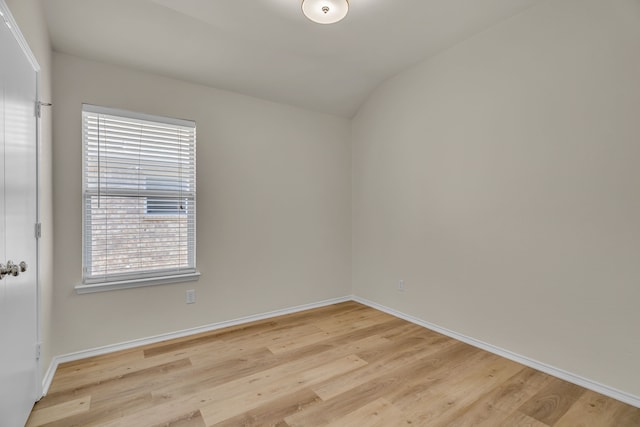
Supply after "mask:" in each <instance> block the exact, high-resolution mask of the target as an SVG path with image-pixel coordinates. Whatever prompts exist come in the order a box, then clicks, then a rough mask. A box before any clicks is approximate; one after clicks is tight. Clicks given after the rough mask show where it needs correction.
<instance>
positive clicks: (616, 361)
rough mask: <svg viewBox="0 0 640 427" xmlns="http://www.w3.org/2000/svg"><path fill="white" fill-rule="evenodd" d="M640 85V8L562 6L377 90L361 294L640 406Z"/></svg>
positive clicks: (361, 185) (585, 1) (359, 240)
mask: <svg viewBox="0 0 640 427" xmlns="http://www.w3.org/2000/svg"><path fill="white" fill-rule="evenodd" d="M639 76H640V2H638V1H637V0H610V1H601V0H553V1H542V2H540V3H539V4H538V5H537V6H535V7H534V8H532V9H530V10H529V11H527V12H525V13H523V14H522V15H519V16H517V17H515V18H512V19H510V20H508V21H506V22H504V23H502V24H500V25H498V26H496V27H494V28H492V29H490V30H488V31H486V32H484V33H482V34H480V35H478V36H476V37H474V38H472V39H471V40H468V41H466V42H464V43H461V44H459V45H458V46H456V47H454V48H453V49H450V50H447V51H445V52H442V53H441V54H439V55H437V56H436V57H434V58H432V59H430V60H427V61H425V62H423V63H421V64H419V65H417V66H415V67H414V68H412V69H410V70H408V71H406V72H403V73H401V74H400V75H398V76H396V77H395V78H393V79H391V80H390V81H388V82H386V83H385V84H384V85H382V86H381V87H380V88H378V89H377V90H376V91H375V92H374V93H373V94H372V95H371V97H370V99H369V100H368V102H367V103H366V105H364V106H363V108H362V109H361V110H360V112H359V114H358V115H357V117H356V118H355V119H354V121H353V152H352V159H353V189H352V193H353V222H352V224H353V288H354V293H355V294H356V295H358V296H361V297H364V298H367V299H370V300H373V301H375V302H378V303H381V304H383V305H386V306H388V307H391V308H394V309H396V310H399V311H402V312H405V313H407V314H410V315H413V316H416V317H419V318H421V319H423V320H425V321H428V322H431V323H435V324H437V325H440V326H442V327H446V328H449V329H451V330H453V331H456V332H458V333H462V334H466V335H468V336H471V337H473V338H476V339H479V340H482V341H485V342H488V343H490V344H493V345H496V346H499V347H502V348H505V349H508V350H511V351H513V352H516V353H519V354H521V355H524V356H527V357H530V358H533V359H535V360H537V361H540V362H544V363H547V364H550V365H553V366H555V367H558V368H562V369H565V370H568V371H570V372H572V373H574V374H578V375H582V376H584V377H586V378H589V379H591V380H594V381H597V382H601V383H604V384H606V385H609V386H611V387H615V388H618V389H619V390H622V391H626V392H628V393H631V394H634V395H635V396H640V370H639V369H638V361H639V360H640V340H639V339H638V327H639V325H640V309H638V307H639V304H640V166H639V165H640V163H639V159H640V84H639ZM400 279H404V280H405V283H406V291H405V292H404V293H402V292H398V291H396V289H395V287H396V283H397V282H398V280H400Z"/></svg>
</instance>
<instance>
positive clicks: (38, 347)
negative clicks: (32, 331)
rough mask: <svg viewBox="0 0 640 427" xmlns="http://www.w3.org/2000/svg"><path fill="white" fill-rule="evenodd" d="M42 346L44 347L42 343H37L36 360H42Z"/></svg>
mask: <svg viewBox="0 0 640 427" xmlns="http://www.w3.org/2000/svg"><path fill="white" fill-rule="evenodd" d="M41 348H42V344H40V343H36V360H40V351H41Z"/></svg>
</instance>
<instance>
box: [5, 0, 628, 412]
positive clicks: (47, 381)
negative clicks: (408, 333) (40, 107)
mask: <svg viewBox="0 0 640 427" xmlns="http://www.w3.org/2000/svg"><path fill="white" fill-rule="evenodd" d="M0 1H1V0H0ZM346 301H355V302H359V303H360V304H364V305H366V306H369V307H371V308H375V309H376V310H380V311H383V312H385V313H387V314H390V315H392V316H395V317H398V318H400V319H404V320H406V321H408V322H411V323H414V324H416V325H419V326H422V327H424V328H427V329H430V330H432V331H435V332H438V333H441V334H443V335H446V336H448V337H451V338H453V339H456V340H458V341H462V342H464V343H467V344H469V345H472V346H474V347H477V348H480V349H482V350H485V351H488V352H490V353H493V354H496V355H498V356H502V357H504V358H506V359H509V360H513V361H514V362H517V363H520V364H522V365H525V366H528V367H530V368H533V369H536V370H538V371H541V372H544V373H546V374H549V375H553V376H554V377H557V378H560V379H562V380H565V381H568V382H570V383H573V384H577V385H579V386H581V387H584V388H587V389H589V390H593V391H595V392H597V393H600V394H603V395H605V396H609V397H611V398H613V399H616V400H619V401H621V402H624V403H627V404H629V405H632V406H635V407H637V408H640V397H638V396H634V395H632V394H630V393H626V392H624V391H620V390H617V389H615V388H613V387H609V386H607V385H604V384H601V383H598V382H596V381H593V380H590V379H588V378H584V377H581V376H579V375H575V374H572V373H571V372H567V371H565V370H563V369H559V368H556V367H554V366H550V365H547V364H545V363H542V362H538V361H536V360H533V359H530V358H528V357H525V356H522V355H519V354H517V353H514V352H512V351H509V350H505V349H503V348H500V347H496V346H494V345H492V344H488V343H486V342H483V341H480V340H476V339H475V338H471V337H468V336H466V335H463V334H460V333H457V332H454V331H451V330H449V329H446V328H443V327H441V326H438V325H435V324H433V323H430V322H427V321H424V320H422V319H419V318H417V317H414V316H411V315H408V314H405V313H402V312H400V311H398V310H394V309H392V308H389V307H387V306H384V305H382V304H378V303H376V302H373V301H370V300H368V299H366V298H361V297H358V296H355V295H351V296H346V297H341V298H333V299H329V300H325V301H320V302H316V303H310V304H305V305H299V306H296V307H291V308H284V309H280V310H275V311H270V312H267V313H261V314H255V315H252V316H246V317H241V318H238V319H234V320H228V321H223V322H218V323H212V324H209V325H205V326H200V327H197V328H191V329H184V330H182V331H177V332H171V333H168V334H161V335H156V336H153V337H149V338H142V339H137V340H132V341H127V342H123V343H119V344H113V345H106V346H103V347H97V348H93V349H89V350H83V351H78V352H75V353H70V354H66V355H62V356H55V357H54V358H53V360H52V361H51V364H50V365H49V369H48V370H47V372H46V374H45V376H44V379H43V382H42V389H43V390H44V394H46V393H47V392H48V391H49V387H50V386H51V381H52V380H53V376H54V374H55V372H56V369H57V368H58V365H59V364H61V363H66V362H72V361H75V360H80V359H84V358H87V357H93V356H100V355H103V354H107V353H112V352H114V351H120V350H128V349H131V348H134V347H139V346H143V345H147V344H154V343H158V342H161V341H166V340H170V339H175V338H182V337H185V336H189V335H194V334H198V333H202V332H209V331H214V330H217V329H222V328H227V327H229V326H236V325H241V324H244V323H249V322H255V321H257V320H264V319H269V318H272V317H276V316H282V315H285V314H292V313H297V312H300V311H304V310H310V309H313V308H319V307H325V306H328V305H332V304H338V303H341V302H346Z"/></svg>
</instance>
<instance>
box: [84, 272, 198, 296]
mask: <svg viewBox="0 0 640 427" xmlns="http://www.w3.org/2000/svg"><path fill="white" fill-rule="evenodd" d="M199 278H200V272H199V271H196V272H194V273H188V274H176V275H173V276H161V277H145V278H142V279H131V280H120V281H118V282H103V283H94V284H89V285H76V286H75V288H74V289H75V290H76V293H77V294H91V293H95V292H106V291H115V290H117V289H131V288H141V287H144V286H155V285H168V284H170V283H181V282H195V281H197V280H198V279H199Z"/></svg>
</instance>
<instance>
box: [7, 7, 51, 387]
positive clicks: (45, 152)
mask: <svg viewBox="0 0 640 427" xmlns="http://www.w3.org/2000/svg"><path fill="white" fill-rule="evenodd" d="M6 4H7V6H8V7H9V10H10V11H11V14H12V15H13V17H14V18H15V20H16V22H17V24H18V27H19V28H20V31H21V32H22V35H23V36H24V37H25V39H26V40H27V43H28V44H29V47H30V48H31V51H32V52H33V54H34V55H35V57H36V59H37V61H38V65H40V74H39V81H38V84H39V91H40V99H41V100H42V102H51V100H52V98H51V41H50V40H49V32H48V31H47V27H46V23H45V20H44V10H43V8H42V4H41V3H40V1H38V0H6ZM51 129H52V125H51V109H50V108H44V109H43V110H42V118H41V120H40V147H39V151H40V171H39V172H40V176H39V183H38V184H39V187H40V194H39V210H40V220H41V223H42V231H43V234H42V239H40V242H39V245H40V259H39V272H38V273H39V277H40V339H41V341H42V348H41V368H42V371H43V372H42V374H43V375H44V371H45V370H46V369H47V368H48V367H49V363H50V362H51V359H52V357H53V353H52V351H51V350H52V349H51V342H52V331H51V318H52V295H53V218H52V214H53V212H52V196H51V194H52V187H51V173H52V172H51V158H52V153H51V134H52V131H51Z"/></svg>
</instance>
